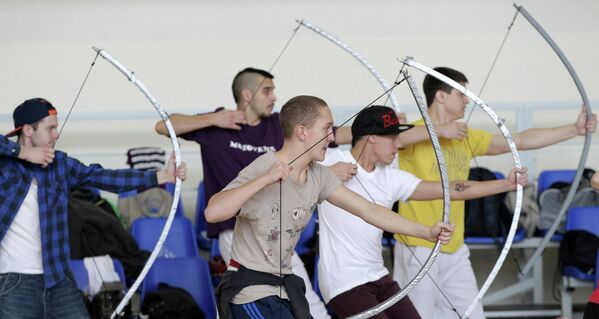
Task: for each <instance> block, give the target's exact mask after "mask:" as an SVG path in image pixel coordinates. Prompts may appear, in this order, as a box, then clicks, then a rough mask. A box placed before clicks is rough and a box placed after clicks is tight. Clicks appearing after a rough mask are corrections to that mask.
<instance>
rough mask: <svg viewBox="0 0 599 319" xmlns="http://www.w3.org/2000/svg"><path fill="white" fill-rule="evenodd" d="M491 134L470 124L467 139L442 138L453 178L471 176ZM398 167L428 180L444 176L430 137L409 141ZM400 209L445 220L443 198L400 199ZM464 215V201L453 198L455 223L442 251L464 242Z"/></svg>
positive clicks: (422, 219) (419, 218)
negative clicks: (473, 167)
mask: <svg viewBox="0 0 599 319" xmlns="http://www.w3.org/2000/svg"><path fill="white" fill-rule="evenodd" d="M414 124H415V125H424V121H423V120H419V121H416V122H414ZM492 137H493V135H492V134H490V133H488V132H486V131H482V130H474V129H470V128H469V129H468V139H464V140H457V139H439V142H440V143H441V149H442V150H443V157H444V158H445V165H446V166H447V175H448V176H449V180H450V181H455V180H467V179H468V173H469V171H470V161H471V160H472V158H473V155H474V156H479V155H484V154H486V152H487V149H488V148H489V145H490V144H491V138H492ZM468 144H470V147H468ZM470 149H472V151H471V150H470ZM399 167H400V168H401V169H402V170H404V171H407V172H410V173H412V174H414V175H415V176H416V177H418V178H421V179H422V180H425V181H440V180H441V177H440V176H441V174H440V173H439V168H438V165H437V158H436V157H435V150H434V148H433V145H432V143H431V142H430V141H424V142H420V143H417V144H413V145H408V146H407V147H406V148H405V149H404V150H401V151H399ZM399 213H400V215H401V216H403V217H405V218H408V219H410V220H413V221H416V222H419V223H421V224H424V225H429V226H430V225H433V224H434V223H436V222H438V221H440V220H442V218H443V200H441V199H439V200H431V201H408V202H407V203H404V202H400V203H399ZM464 218H465V214H464V201H451V210H450V213H449V219H450V222H451V223H453V224H455V225H456V227H455V230H454V233H453V237H452V238H451V241H450V242H449V244H447V245H443V246H442V247H441V251H442V252H446V253H453V252H455V251H457V250H458V249H459V248H460V247H461V246H462V244H463V243H464V223H465V221H464ZM395 239H397V240H399V241H401V242H404V243H407V244H408V245H411V246H423V247H429V248H433V247H434V243H431V242H429V241H427V240H424V239H419V238H414V237H409V236H405V235H395Z"/></svg>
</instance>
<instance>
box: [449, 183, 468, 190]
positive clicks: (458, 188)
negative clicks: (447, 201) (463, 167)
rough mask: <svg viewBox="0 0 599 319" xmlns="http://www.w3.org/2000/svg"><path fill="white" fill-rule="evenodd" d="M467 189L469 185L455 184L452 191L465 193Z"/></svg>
mask: <svg viewBox="0 0 599 319" xmlns="http://www.w3.org/2000/svg"><path fill="white" fill-rule="evenodd" d="M468 188H470V185H466V184H464V183H456V184H455V186H454V187H453V189H454V190H455V191H456V192H463V191H465V190H466V189H468Z"/></svg>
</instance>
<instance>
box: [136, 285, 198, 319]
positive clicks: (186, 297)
mask: <svg viewBox="0 0 599 319" xmlns="http://www.w3.org/2000/svg"><path fill="white" fill-rule="evenodd" d="M141 313H142V314H144V315H147V316H149V318H150V319H170V318H172V319H187V318H188V319H204V318H205V315H204V312H203V311H202V309H201V308H200V307H199V306H198V304H197V303H196V302H195V300H194V299H193V297H192V296H191V294H190V293H189V292H187V291H186V290H185V289H182V288H178V287H172V286H169V285H167V284H165V283H162V282H161V283H159V284H158V291H155V292H149V293H148V294H146V296H145V298H144V301H143V305H142V307H141Z"/></svg>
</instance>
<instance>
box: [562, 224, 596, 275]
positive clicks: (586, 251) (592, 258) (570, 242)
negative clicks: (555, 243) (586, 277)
mask: <svg viewBox="0 0 599 319" xmlns="http://www.w3.org/2000/svg"><path fill="white" fill-rule="evenodd" d="M598 249H599V238H598V237H597V236H596V235H595V234H593V233H590V232H588V231H586V230H569V231H567V232H566V233H565V234H564V237H563V238H562V241H561V243H560V245H559V262H560V264H561V265H562V266H575V267H577V268H579V269H580V270H582V271H583V272H585V273H587V274H593V273H595V263H596V260H597V250H598Z"/></svg>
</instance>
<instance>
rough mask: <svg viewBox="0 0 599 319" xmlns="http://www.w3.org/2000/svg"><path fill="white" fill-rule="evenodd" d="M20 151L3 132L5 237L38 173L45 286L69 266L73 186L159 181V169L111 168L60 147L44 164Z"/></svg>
mask: <svg viewBox="0 0 599 319" xmlns="http://www.w3.org/2000/svg"><path fill="white" fill-rule="evenodd" d="M19 152H20V145H19V144H18V143H15V142H12V141H10V140H8V139H7V138H6V137H4V136H3V135H0V241H2V239H3V238H4V235H5V234H6V231H7V230H8V228H9V227H10V225H11V223H12V221H13V219H14V218H15V215H16V214H17V212H18V211H19V208H20V207H21V204H22V203H23V200H24V199H25V196H26V195H27V192H28V191H29V187H30V186H31V181H32V179H33V178H34V177H35V179H36V180H37V185H38V191H37V192H38V194H37V197H38V202H39V215H40V231H41V241H42V260H43V266H44V278H45V281H46V287H52V286H54V285H55V284H56V283H58V282H59V281H61V280H62V279H63V278H64V277H65V273H66V271H67V270H68V269H69V265H68V260H69V258H70V249H69V229H68V223H67V207H68V196H69V191H70V190H71V189H72V188H77V187H82V186H89V187H97V188H99V189H103V190H107V191H110V192H115V193H120V192H125V191H128V190H132V189H137V188H147V187H152V186H155V185H157V184H158V182H157V180H156V172H155V171H145V172H142V171H137V170H131V169H119V170H109V169H103V168H102V166H100V165H97V164H92V165H90V166H86V165H84V164H82V163H81V162H79V161H78V160H76V159H74V158H71V157H69V156H67V154H65V153H63V152H60V151H56V153H55V158H54V162H53V163H52V164H50V165H48V167H46V168H42V167H41V166H40V165H36V164H32V163H29V162H26V161H23V160H20V159H19V158H17V156H18V155H19Z"/></svg>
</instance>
